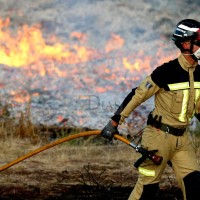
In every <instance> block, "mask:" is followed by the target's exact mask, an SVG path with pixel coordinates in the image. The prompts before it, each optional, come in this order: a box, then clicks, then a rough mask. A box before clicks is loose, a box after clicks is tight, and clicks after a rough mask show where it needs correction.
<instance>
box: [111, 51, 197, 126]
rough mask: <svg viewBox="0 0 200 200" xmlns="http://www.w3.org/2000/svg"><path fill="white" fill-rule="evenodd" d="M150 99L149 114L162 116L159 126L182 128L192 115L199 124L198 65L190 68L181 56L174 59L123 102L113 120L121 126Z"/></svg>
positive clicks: (142, 83)
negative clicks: (151, 104)
mask: <svg viewBox="0 0 200 200" xmlns="http://www.w3.org/2000/svg"><path fill="white" fill-rule="evenodd" d="M189 70H192V73H189ZM190 74H191V75H190ZM153 95H155V109H154V110H153V112H152V113H153V116H156V115H158V116H162V123H164V124H167V125H170V126H172V127H175V128H185V127H186V126H187V125H189V123H190V119H191V118H192V117H193V116H194V115H196V117H197V118H198V119H199V120H200V65H198V62H195V63H194V64H193V65H191V64H190V63H188V62H187V60H186V59H185V58H184V56H183V55H182V54H181V55H180V56H179V57H178V58H177V59H174V60H172V61H170V62H168V63H164V64H163V65H161V66H159V67H157V68H156V69H155V70H154V71H153V72H152V74H151V75H150V76H147V77H146V78H145V79H144V80H143V81H142V82H141V84H140V85H139V87H137V88H134V89H133V90H132V92H131V93H130V94H129V95H128V96H127V97H126V98H125V99H124V101H123V103H122V104H121V105H120V107H119V108H118V110H117V111H116V113H115V115H114V116H113V117H112V119H113V120H114V121H116V122H117V123H119V124H121V123H122V122H123V121H124V119H125V118H127V117H128V116H129V115H130V113H131V112H132V111H133V110H134V109H135V108H136V107H137V106H139V105H140V104H141V103H142V102H144V101H146V100H147V99H149V98H150V97H152V96H153ZM189 97H190V98H189ZM191 98H193V99H191ZM189 107H190V108H189Z"/></svg>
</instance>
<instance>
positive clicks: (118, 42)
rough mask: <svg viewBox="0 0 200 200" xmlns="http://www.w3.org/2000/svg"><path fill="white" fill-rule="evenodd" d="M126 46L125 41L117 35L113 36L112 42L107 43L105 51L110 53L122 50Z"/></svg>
mask: <svg viewBox="0 0 200 200" xmlns="http://www.w3.org/2000/svg"><path fill="white" fill-rule="evenodd" d="M123 45H124V39H123V38H121V37H120V36H119V35H117V34H114V33H113V34H112V35H111V38H110V40H109V41H108V42H107V44H106V47H105V51H106V53H109V52H111V51H113V50H117V49H120V48H121V47H122V46H123Z"/></svg>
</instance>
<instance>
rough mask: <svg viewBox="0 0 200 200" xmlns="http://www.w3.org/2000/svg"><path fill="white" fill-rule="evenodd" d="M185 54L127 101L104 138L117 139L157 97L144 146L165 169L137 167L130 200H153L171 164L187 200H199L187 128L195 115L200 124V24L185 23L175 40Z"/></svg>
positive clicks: (154, 74)
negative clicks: (130, 120) (120, 127)
mask: <svg viewBox="0 0 200 200" xmlns="http://www.w3.org/2000/svg"><path fill="white" fill-rule="evenodd" d="M171 39H172V40H173V41H174V43H175V45H176V46H177V47H178V48H179V49H180V55H179V56H178V57H177V58H176V59H174V60H171V61H169V62H168V63H164V64H163V65H161V66H159V67H157V68H156V69H155V70H154V71H153V72H152V73H151V75H149V76H147V77H146V78H145V79H144V80H143V81H142V82H141V83H140V85H139V86H138V87H137V88H134V89H133V90H132V91H131V92H130V93H129V94H128V95H127V97H126V98H125V99H124V101H123V102H122V104H121V105H120V106H119V108H118V109H117V111H116V112H115V114H114V115H113V116H112V117H111V119H110V120H109V122H108V124H107V125H106V126H105V127H104V128H103V130H102V131H101V135H102V136H103V137H104V138H106V139H109V140H112V138H113V135H114V134H115V133H117V132H118V125H120V124H122V123H123V122H124V120H125V119H126V118H127V117H128V116H129V115H130V113H131V112H132V111H134V109H135V108H136V107H137V106H139V105H140V104H141V103H142V102H144V101H146V100H147V99H149V98H150V97H152V96H153V95H154V96H155V100H154V102H155V107H154V109H153V110H152V111H151V112H150V114H149V116H148V119H147V126H145V129H144V132H143V134H142V140H141V145H142V147H144V148H146V149H147V150H155V149H157V150H158V152H157V153H156V154H157V155H159V156H162V157H163V161H162V163H161V164H160V165H155V164H153V162H152V161H151V160H149V159H146V160H145V161H144V162H143V163H142V164H141V165H140V167H139V168H138V172H139V175H138V180H137V183H136V185H135V187H134V189H133V191H132V193H131V195H130V197H129V200H154V199H156V196H157V194H158V191H159V181H160V179H161V175H162V173H163V171H164V169H165V167H166V165H167V163H168V162H169V161H170V163H171V164H172V168H173V171H174V173H175V175H176V178H177V180H178V183H179V185H180V187H181V190H182V192H183V196H184V200H186V199H187V200H197V199H198V198H200V171H199V163H198V160H197V157H196V154H195V149H194V148H193V145H192V141H191V139H190V137H189V132H188V126H189V125H190V121H191V119H192V118H193V117H194V116H196V118H197V119H198V120H199V121H200V65H199V64H198V60H200V22H198V21H196V20H193V19H184V20H182V21H180V22H179V23H178V24H177V26H176V28H175V31H174V32H173V35H172V38H171Z"/></svg>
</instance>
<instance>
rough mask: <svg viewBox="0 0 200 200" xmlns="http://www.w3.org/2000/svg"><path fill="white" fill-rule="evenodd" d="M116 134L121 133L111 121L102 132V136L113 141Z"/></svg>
mask: <svg viewBox="0 0 200 200" xmlns="http://www.w3.org/2000/svg"><path fill="white" fill-rule="evenodd" d="M114 134H119V132H118V130H117V126H113V125H112V123H111V120H110V121H109V122H108V124H107V125H106V126H105V127H104V128H103V130H102V131H101V136H103V137H104V138H106V139H108V140H110V141H111V140H112V139H113V136H114Z"/></svg>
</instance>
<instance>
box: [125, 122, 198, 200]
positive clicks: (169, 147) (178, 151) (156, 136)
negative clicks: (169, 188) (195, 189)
mask: <svg viewBox="0 0 200 200" xmlns="http://www.w3.org/2000/svg"><path fill="white" fill-rule="evenodd" d="M141 145H142V146H143V147H144V148H147V149H148V150H155V149H158V152H157V153H156V154H157V155H160V156H162V157H163V161H162V163H161V165H158V166H157V165H155V164H153V162H152V161H151V160H146V161H145V162H144V163H143V164H142V165H140V167H139V168H138V171H139V177H138V180H137V183H136V185H135V187H134V190H133V191H132V193H131V195H130V197H129V199H128V200H139V199H140V197H141V195H142V192H143V185H148V184H154V183H159V181H160V179H161V175H162V173H163V171H164V169H165V167H166V165H167V161H168V160H170V161H171V162H172V166H173V171H174V173H175V175H176V178H177V181H178V184H179V186H180V188H181V190H182V192H183V196H184V200H186V195H185V188H184V183H183V178H184V177H185V176H186V175H187V174H189V173H191V172H193V171H198V170H199V163H198V161H197V157H196V154H195V151H194V148H193V145H192V141H191V139H190V137H189V133H188V132H185V133H184V135H183V136H174V135H171V134H169V133H165V132H163V131H161V130H158V129H156V128H154V127H152V126H150V125H148V126H147V127H146V128H145V129H144V132H143V135H142V142H141Z"/></svg>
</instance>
